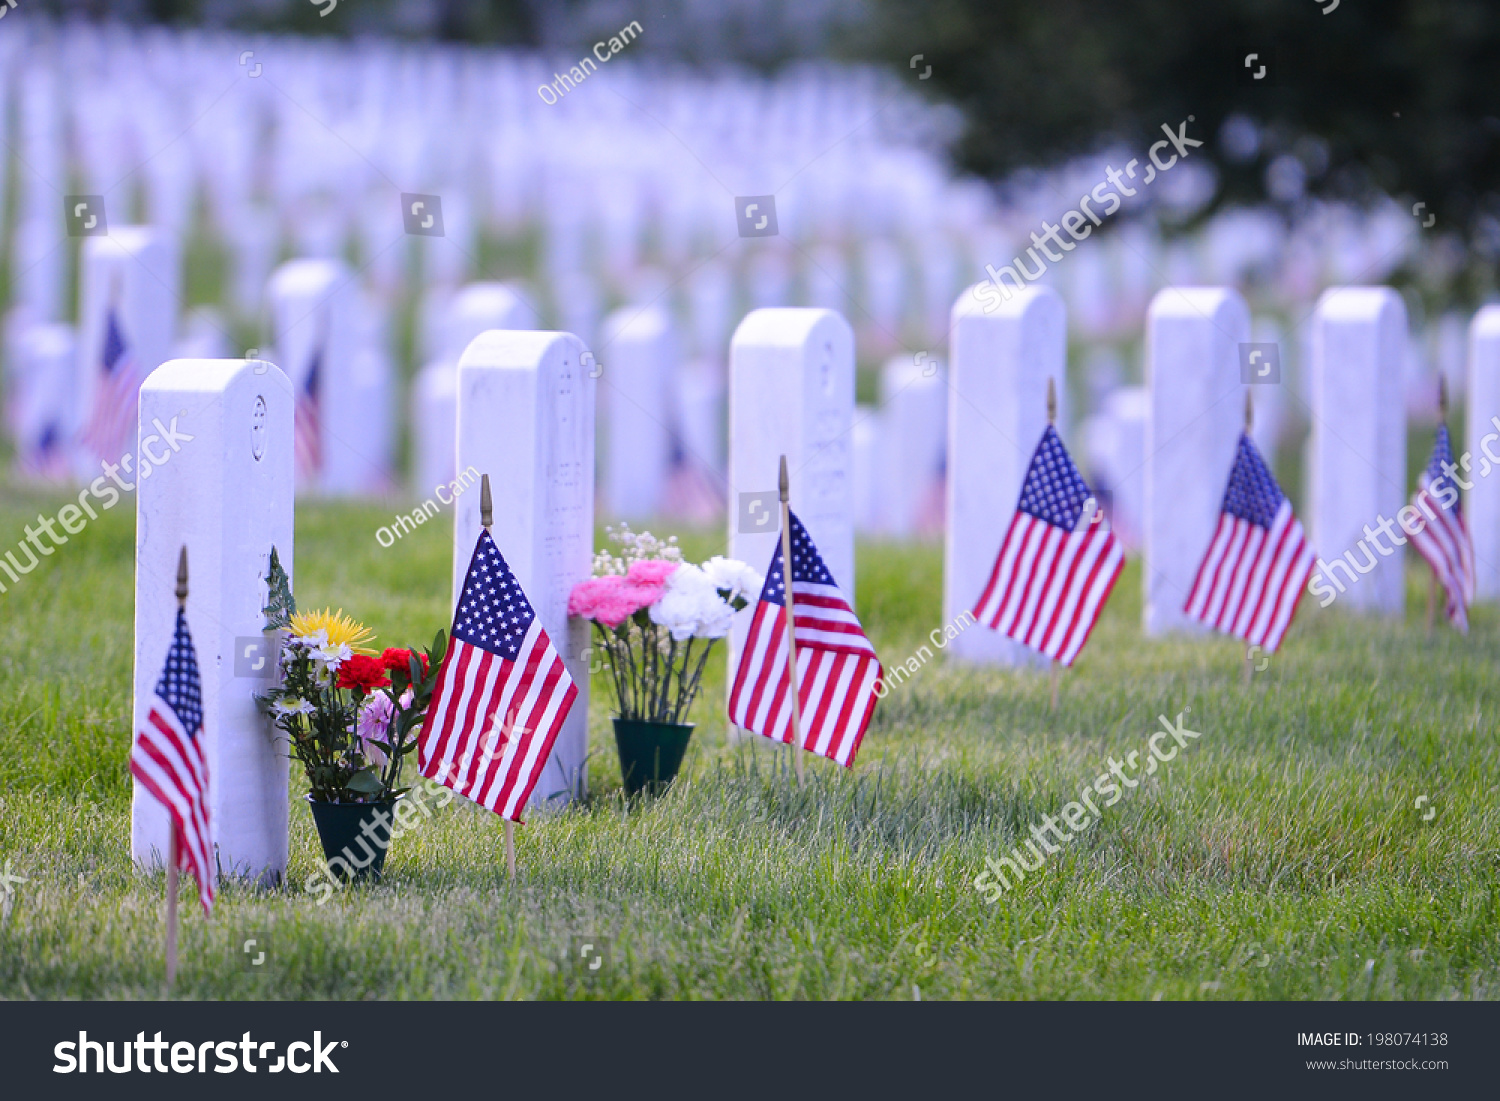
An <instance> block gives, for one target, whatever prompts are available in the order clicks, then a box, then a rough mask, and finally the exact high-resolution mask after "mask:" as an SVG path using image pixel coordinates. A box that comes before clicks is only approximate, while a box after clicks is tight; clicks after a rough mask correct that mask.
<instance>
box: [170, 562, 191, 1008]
mask: <svg viewBox="0 0 1500 1101" xmlns="http://www.w3.org/2000/svg"><path fill="white" fill-rule="evenodd" d="M187 596H188V561H187V546H186V545H184V546H183V548H182V550H181V552H180V553H179V554H178V555H177V607H178V608H186V607H187ZM178 842H179V838H178V836H177V822H176V820H173V822H172V824H171V827H170V829H169V830H168V832H167V989H168V990H169V991H170V990H171V989H172V983H173V982H175V981H176V979H177V846H178Z"/></svg>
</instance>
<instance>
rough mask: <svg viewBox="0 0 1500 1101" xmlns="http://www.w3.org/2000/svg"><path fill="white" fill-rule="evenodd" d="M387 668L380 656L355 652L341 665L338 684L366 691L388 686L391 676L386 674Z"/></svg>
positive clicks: (358, 690)
mask: <svg viewBox="0 0 1500 1101" xmlns="http://www.w3.org/2000/svg"><path fill="white" fill-rule="evenodd" d="M386 652H387V653H389V652H390V651H386ZM385 670H386V666H385V664H384V663H383V662H382V661H381V659H380V658H371V657H366V656H365V655H364V654H355V655H354V656H353V657H351V658H348V659H347V660H345V662H344V663H343V664H342V665H340V666H339V680H338V686H339V687H340V688H352V689H354V690H355V691H357V692H366V693H368V692H373V691H375V689H377V688H388V687H390V683H391V678H390V677H388V676H386V675H385Z"/></svg>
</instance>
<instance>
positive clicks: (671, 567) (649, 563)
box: [625, 558, 678, 587]
mask: <svg viewBox="0 0 1500 1101" xmlns="http://www.w3.org/2000/svg"><path fill="white" fill-rule="evenodd" d="M677 565H678V564H677V563H676V562H664V561H662V560H661V559H659V558H648V559H645V560H644V561H641V562H632V563H631V564H630V569H629V570H627V571H626V573H625V580H626V581H628V582H630V583H631V584H632V585H654V586H658V587H660V586H662V585H665V584H666V583H667V578H669V577H671V576H672V574H673V573H675V572H676V571H677Z"/></svg>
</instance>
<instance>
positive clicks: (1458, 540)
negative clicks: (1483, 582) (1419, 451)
mask: <svg viewBox="0 0 1500 1101" xmlns="http://www.w3.org/2000/svg"><path fill="white" fill-rule="evenodd" d="M1412 505H1413V507H1415V508H1416V509H1418V510H1419V511H1420V512H1421V513H1422V514H1423V518H1424V519H1425V520H1426V522H1425V523H1424V524H1423V525H1422V527H1421V528H1420V529H1419V530H1418V531H1417V532H1415V533H1414V534H1412V535H1411V536H1410V538H1411V545H1412V546H1413V547H1414V548H1416V551H1417V553H1418V554H1420V555H1421V556H1422V557H1423V558H1425V559H1426V560H1427V564H1428V565H1429V566H1431V567H1432V573H1433V576H1435V577H1436V578H1437V582H1438V584H1439V585H1441V586H1442V587H1443V596H1444V604H1445V607H1444V611H1445V613H1446V614H1447V616H1448V620H1449V622H1451V623H1452V624H1453V625H1454V626H1455V627H1457V628H1458V629H1459V630H1460V631H1463V632H1464V633H1465V634H1467V633H1468V631H1469V613H1468V606H1469V604H1471V603H1472V602H1473V600H1474V544H1473V542H1472V541H1471V540H1470V538H1469V528H1468V525H1467V524H1465V523H1464V518H1463V514H1462V513H1461V512H1460V511H1459V510H1458V508H1457V506H1456V505H1455V506H1453V507H1450V508H1444V507H1443V506H1442V504H1441V502H1439V501H1438V499H1437V498H1435V497H1434V496H1433V495H1432V491H1431V489H1430V488H1428V486H1426V485H1424V486H1423V487H1422V488H1421V489H1420V490H1418V491H1417V495H1416V497H1414V498H1412Z"/></svg>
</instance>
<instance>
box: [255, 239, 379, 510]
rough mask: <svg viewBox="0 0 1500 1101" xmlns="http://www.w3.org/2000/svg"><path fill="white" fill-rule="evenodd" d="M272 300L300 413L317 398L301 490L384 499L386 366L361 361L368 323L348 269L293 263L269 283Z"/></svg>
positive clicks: (279, 345) (280, 349)
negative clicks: (314, 427)
mask: <svg viewBox="0 0 1500 1101" xmlns="http://www.w3.org/2000/svg"><path fill="white" fill-rule="evenodd" d="M267 297H268V300H269V305H270V310H271V328H272V336H273V342H274V344H275V347H276V352H277V355H279V356H280V357H281V360H280V362H281V363H282V364H284V365H285V368H286V372H287V376H288V377H289V378H290V379H291V380H292V387H293V390H294V392H295V393H296V395H297V397H298V404H299V406H301V407H303V408H307V407H308V403H309V402H310V401H311V400H312V396H313V391H314V390H315V391H316V407H317V425H318V428H317V432H316V435H315V436H314V435H313V434H312V433H309V432H306V431H304V434H303V439H304V441H307V440H315V444H316V445H315V446H313V447H306V448H304V449H303V452H302V454H303V456H304V457H305V458H304V459H303V460H299V463H298V472H297V473H298V480H299V483H301V484H305V485H306V486H308V487H309V488H310V489H314V490H317V491H320V492H323V493H329V494H360V493H375V492H379V491H380V490H381V489H383V488H384V485H385V481H386V478H387V477H388V456H389V449H390V440H389V438H388V437H386V438H382V432H383V428H384V425H383V424H381V423H380V421H381V420H383V419H384V418H383V417H381V416H380V413H381V410H380V409H379V403H380V401H381V400H382V391H383V390H384V388H385V387H386V386H387V385H388V380H387V379H385V378H383V377H382V372H383V370H384V367H385V366H386V365H383V364H381V363H380V362H378V361H373V360H371V359H370V358H369V357H368V356H362V355H361V354H360V353H361V347H360V345H361V338H362V334H363V332H364V330H365V327H366V325H367V321H366V320H365V319H363V318H361V316H360V312H361V310H362V308H363V307H362V304H361V302H360V301H359V288H358V287H357V285H356V284H355V283H354V280H353V277H352V276H351V275H350V273H349V270H348V268H346V267H345V266H344V264H343V263H341V262H340V261H338V260H310V259H303V260H288V261H287V262H286V263H284V264H282V265H281V266H280V267H279V268H277V269H276V272H275V274H273V275H272V276H271V285H270V288H269V290H268V292H267ZM314 364H316V365H317V375H316V380H315V381H314V379H313V377H312V372H313V367H314ZM372 412H373V414H374V415H375V416H376V418H377V422H376V423H374V424H372V423H371V419H370V418H371V416H372ZM309 456H316V460H317V461H316V462H315V463H314V462H312V461H311V460H310V458H306V457H309Z"/></svg>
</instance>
